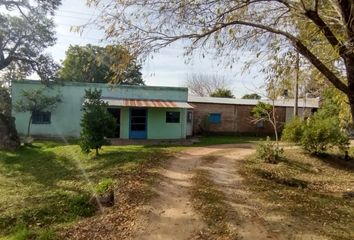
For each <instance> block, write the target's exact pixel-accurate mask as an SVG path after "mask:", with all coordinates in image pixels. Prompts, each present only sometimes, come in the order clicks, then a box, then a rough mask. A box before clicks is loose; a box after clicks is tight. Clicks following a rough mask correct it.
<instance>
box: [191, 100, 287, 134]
mask: <svg viewBox="0 0 354 240" xmlns="http://www.w3.org/2000/svg"><path fill="white" fill-rule="evenodd" d="M191 104H192V105H193V106H194V109H193V114H194V122H193V132H194V134H199V133H202V132H203V131H207V132H215V133H241V134H242V133H244V134H272V133H273V132H274V131H273V128H272V126H271V124H270V123H268V122H266V123H264V127H263V128H258V127H257V126H256V124H255V123H254V122H252V117H251V110H252V108H253V107H254V106H246V105H232V104H214V103H191ZM210 113H220V114H221V123H219V124H212V123H209V121H208V116H209V114H210ZM276 115H277V119H278V123H279V126H278V131H280V130H281V128H282V126H283V125H284V122H285V118H286V108H285V107H277V108H276Z"/></svg>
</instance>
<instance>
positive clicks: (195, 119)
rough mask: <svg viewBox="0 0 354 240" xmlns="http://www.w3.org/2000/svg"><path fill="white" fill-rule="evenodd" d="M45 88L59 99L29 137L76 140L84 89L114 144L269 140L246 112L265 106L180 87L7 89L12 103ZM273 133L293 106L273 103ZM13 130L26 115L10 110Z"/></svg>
mask: <svg viewBox="0 0 354 240" xmlns="http://www.w3.org/2000/svg"><path fill="white" fill-rule="evenodd" d="M43 87H45V90H46V93H47V94H57V93H58V92H59V93H60V94H61V96H62V102H60V103H59V104H58V106H57V108H55V109H54V110H53V111H52V112H36V113H34V114H33V119H32V126H31V134H32V135H33V136H43V137H74V138H78V137H79V136H80V131H81V127H80V121H81V117H82V114H83V112H82V111H81V108H82V105H83V103H84V101H85V99H84V95H85V89H89V88H91V89H94V88H96V89H100V90H101V91H102V100H104V101H105V102H106V103H107V104H108V111H109V112H110V113H111V114H112V115H113V116H114V117H115V118H116V121H117V125H118V128H117V130H116V131H115V133H114V137H115V138H117V139H118V138H119V139H154V140H174V139H176V140H177V139H186V138H187V137H189V136H192V135H197V134H201V133H204V132H212V133H233V134H273V128H272V126H271V125H270V124H269V123H267V122H258V123H255V122H254V121H252V117H251V110H252V108H253V107H254V106H255V105H256V104H257V103H258V102H259V101H264V102H268V103H272V102H269V100H268V101H267V100H253V99H231V98H214V97H195V96H188V89H187V88H183V87H156V86H132V85H118V86H110V85H107V84H102V83H76V82H63V83H51V84H50V85H49V86H45V85H43V84H42V83H41V82H40V81H33V80H25V81H15V82H13V83H12V87H11V89H12V93H11V94H12V101H13V103H15V102H17V101H18V100H19V99H20V98H21V92H22V90H33V89H37V88H43ZM274 105H275V108H276V117H277V120H278V130H279V131H281V129H282V127H283V126H284V123H285V122H286V121H288V120H290V119H291V118H292V116H293V109H294V107H293V106H294V100H293V99H282V100H276V101H275V102H274ZM318 107H319V100H318V99H306V100H305V99H301V100H299V104H298V111H299V115H300V116H303V117H307V116H309V115H310V114H312V113H313V112H314V111H315V110H316V109H317V108H318ZM13 116H14V117H15V119H16V121H15V123H16V129H17V131H18V132H19V134H21V135H25V134H26V133H27V126H28V121H29V118H30V113H29V112H25V113H23V112H16V111H14V110H13Z"/></svg>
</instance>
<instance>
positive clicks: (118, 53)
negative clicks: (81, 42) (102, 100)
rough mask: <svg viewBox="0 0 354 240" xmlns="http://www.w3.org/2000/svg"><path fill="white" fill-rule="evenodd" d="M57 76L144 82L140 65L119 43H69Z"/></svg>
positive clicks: (129, 82) (92, 80)
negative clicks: (95, 44) (103, 45)
mask: <svg viewBox="0 0 354 240" xmlns="http://www.w3.org/2000/svg"><path fill="white" fill-rule="evenodd" d="M59 77H60V79H62V80H64V81H75V82H98V83H107V82H113V83H121V84H131V85H144V81H143V79H142V74H141V65H140V64H137V63H136V60H135V59H134V58H133V57H132V56H131V55H130V54H129V52H128V50H127V49H126V48H124V47H122V46H120V45H115V46H113V45H109V46H106V47H100V46H94V45H90V44H88V45H86V46H78V45H74V46H70V47H69V49H68V50H67V51H66V58H65V60H64V61H63V67H62V68H61V69H60V71H59Z"/></svg>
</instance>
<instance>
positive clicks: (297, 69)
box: [294, 52, 300, 117]
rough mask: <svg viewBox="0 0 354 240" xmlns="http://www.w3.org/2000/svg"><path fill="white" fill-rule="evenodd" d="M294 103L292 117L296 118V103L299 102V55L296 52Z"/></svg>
mask: <svg viewBox="0 0 354 240" xmlns="http://www.w3.org/2000/svg"><path fill="white" fill-rule="evenodd" d="M295 71H296V72H295V74H296V76H295V103H294V117H297V116H298V105H299V103H298V101H299V72H300V55H299V52H296V67H295Z"/></svg>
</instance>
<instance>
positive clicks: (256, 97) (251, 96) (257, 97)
mask: <svg viewBox="0 0 354 240" xmlns="http://www.w3.org/2000/svg"><path fill="white" fill-rule="evenodd" d="M261 98H262V97H261V96H259V95H258V94H257V93H250V94H245V95H243V97H242V99H261Z"/></svg>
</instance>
